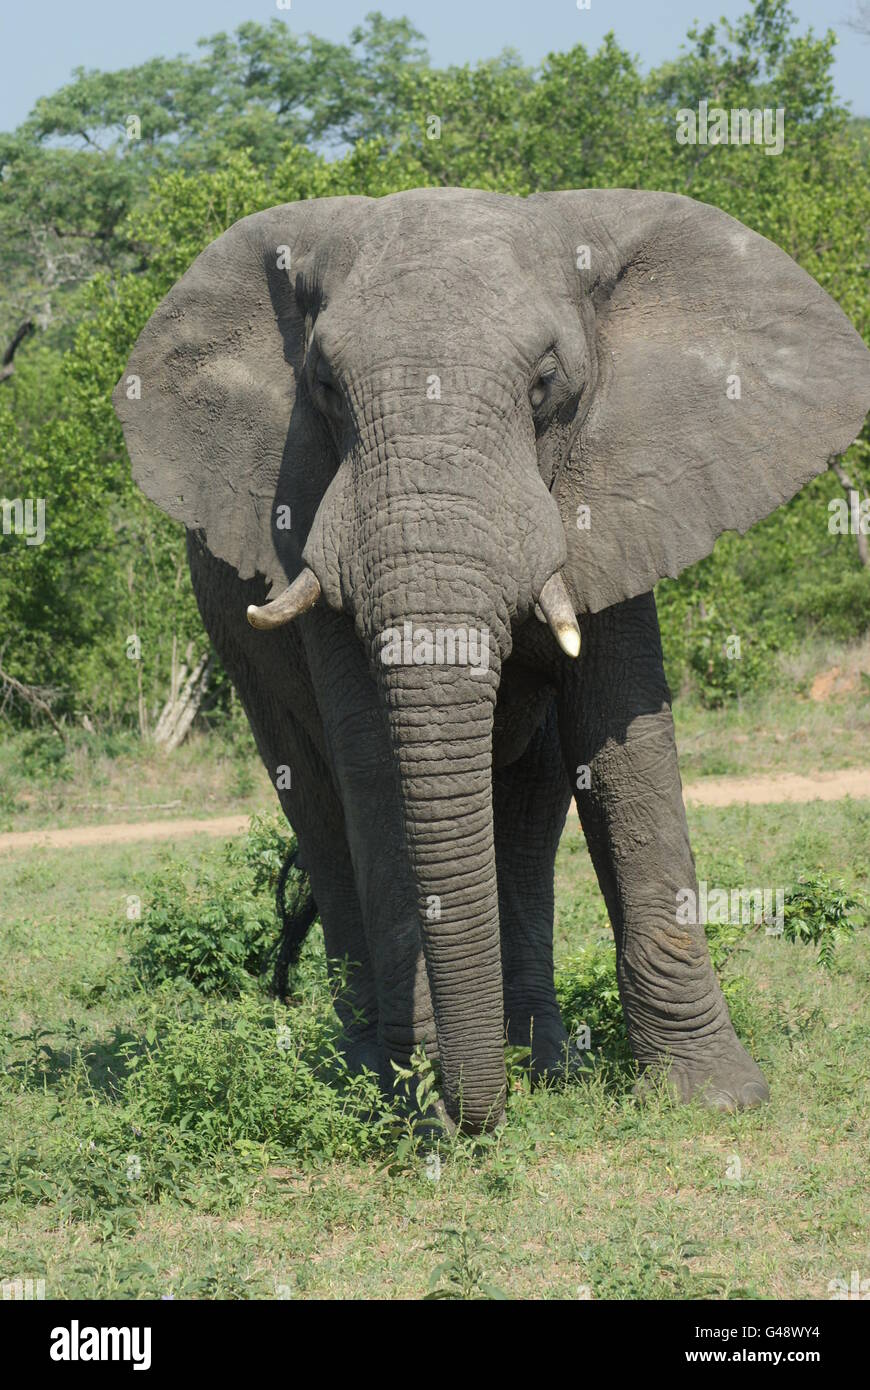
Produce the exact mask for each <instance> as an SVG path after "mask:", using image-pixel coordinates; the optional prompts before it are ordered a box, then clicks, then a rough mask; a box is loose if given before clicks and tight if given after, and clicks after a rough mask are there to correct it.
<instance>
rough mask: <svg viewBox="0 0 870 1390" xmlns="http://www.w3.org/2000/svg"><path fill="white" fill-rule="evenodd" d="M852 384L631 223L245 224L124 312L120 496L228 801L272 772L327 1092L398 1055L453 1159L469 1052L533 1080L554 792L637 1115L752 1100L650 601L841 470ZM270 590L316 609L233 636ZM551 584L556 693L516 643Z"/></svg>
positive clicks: (862, 398) (317, 212) (488, 1119)
mask: <svg viewBox="0 0 870 1390" xmlns="http://www.w3.org/2000/svg"><path fill="white" fill-rule="evenodd" d="M282 248H283V249H282ZM581 248H586V252H587V255H586V257H585V258H584V255H583V254H582V251H581ZM288 261H289V264H288ZM868 360H870V355H868V354H867V352H866V350H865V349H864V347H863V344H861V341H860V339H859V338H858V337H857V335H856V334H855V333H854V332H853V330H852V329H851V327H850V326H849V324H848V323H847V321H846V320H845V318H844V317H843V315H842V314H841V312H840V311H839V309H838V308H837V307H836V306H835V305H834V304H833V302H832V301H831V300H830V299H828V297H827V296H826V295H825V294H824V293H823V292H822V291H821V290H820V289H819V287H818V286H817V285H815V283H814V282H813V281H812V280H811V279H809V277H808V276H806V275H805V274H804V273H803V272H802V271H800V270H799V269H798V267H796V266H795V265H794V263H793V262H792V261H791V260H790V259H789V258H788V257H787V256H786V255H785V254H784V253H782V252H780V251H779V250H777V249H776V248H775V247H773V246H772V245H771V244H770V243H768V242H766V241H764V240H763V239H762V238H760V237H757V236H755V235H754V234H753V233H751V232H749V231H747V229H746V228H743V227H742V226H741V225H740V224H739V223H736V222H734V221H733V220H732V219H730V218H727V217H725V216H724V214H721V213H719V212H717V211H715V210H713V209H710V208H707V207H705V206H704V205H702V204H695V203H692V202H691V201H690V200H687V199H682V198H675V197H672V196H671V195H664V194H641V193H627V192H621V191H609V192H594V191H589V192H584V193H565V194H553V195H540V196H538V197H536V198H532V199H526V200H523V199H517V198H511V197H505V196H500V195H494V194H483V193H476V192H471V191H463V190H437V191H436V190H427V191H417V192H414V193H409V194H399V195H394V196H393V197H390V198H386V199H381V200H369V199H355V198H348V199H330V200H322V201H319V202H316V201H315V202H311V203H303V204H297V205H291V206H288V207H286V208H277V209H272V210H270V211H269V212H267V213H263V214H258V215H257V216H256V217H254V218H249V219H246V221H245V222H242V223H239V224H237V225H236V227H234V228H232V229H230V231H229V232H227V233H225V235H224V236H223V237H222V238H220V239H219V240H218V242H216V243H214V244H213V245H212V246H211V247H210V248H209V249H208V250H207V251H206V252H205V253H203V256H201V257H200V258H199V260H198V261H197V262H196V263H195V265H194V266H193V267H192V268H191V270H190V271H189V272H188V274H187V275H186V276H185V277H184V278H183V280H182V281H181V282H180V283H179V285H178V286H176V288H175V289H174V290H173V291H172V293H171V294H170V295H169V296H168V297H167V300H166V301H164V304H163V305H162V306H161V308H160V309H158V311H157V312H156V314H155V315H154V317H153V318H152V320H151V322H150V324H149V325H148V326H147V327H146V329H145V330H144V331H143V334H142V336H141V337H140V339H139V342H138V344H137V347H136V349H135V351H134V353H133V356H132V358H131V361H130V364H129V365H128V369H127V372H126V373H125V376H124V378H122V381H121V383H120V384H119V386H118V389H117V391H116V396H115V400H116V407H117V409H118V411H119V414H120V415H121V418H122V421H123V423H124V428H125V433H126V437H127V442H128V445H129V448H130V453H131V458H132V461H133V467H134V474H135V476H136V477H137V479H138V481H139V482H140V484H141V485H142V486H143V488H144V489H145V491H146V492H148V494H149V495H150V496H151V497H153V498H154V499H155V500H156V501H157V502H158V503H159V504H160V505H161V506H163V507H164V508H165V509H166V510H167V511H168V512H169V513H170V514H171V515H173V516H175V517H177V518H178V519H179V520H181V521H183V522H184V524H185V525H186V526H187V528H188V536H189V555H190V563H191V573H192V577H193V583H194V588H195V591H196V594H197V598H198V601H199V605H200V609H201V612H202V616H203V620H204V622H205V625H206V628H207V630H208V632H209V634H210V636H211V639H212V641H213V643H214V645H215V647H216V649H217V651H218V652H219V654H220V657H221V659H222V661H223V662H224V665H225V667H226V669H227V671H228V672H229V674H230V676H231V678H232V680H233V681H234V683H235V685H236V688H237V689H238V691H239V694H240V696H241V699H242V701H243V703H244V706H245V709H246V711H247V714H248V717H249V720H250V723H251V727H252V729H253V732H254V735H255V738H256V740H257V744H258V747H259V750H260V753H261V755H262V757H263V760H264V762H265V764H266V767H267V768H268V769H269V772H270V775H271V776H272V777H273V780H275V779H277V775H278V769H279V768H282V767H288V766H289V768H290V769H291V774H292V785H291V787H290V788H289V789H286V790H281V791H280V792H279V796H280V799H281V803H282V806H283V808H284V810H285V812H286V814H287V817H288V819H289V820H290V822H291V823H292V825H293V827H294V829H295V830H296V832H297V835H298V838H299V844H300V849H301V857H302V861H303V862H304V864H305V866H306V867H307V869H308V871H309V874H310V877H311V883H312V888H313V892H314V896H315V898H316V901H317V903H318V906H319V909H320V915H321V920H322V923H323V930H324V933H325V938H326V948H327V953H328V955H329V956H330V957H331V958H334V959H346V960H348V961H350V962H352V963H353V965H352V969H351V972H350V988H349V992H348V994H347V996H346V997H345V998H344V999H342V1000H341V1001H340V1002H339V1005H338V1008H339V1012H340V1015H341V1018H342V1021H343V1023H344V1027H345V1034H346V1040H347V1050H348V1055H349V1058H350V1060H351V1062H352V1063H353V1064H354V1065H357V1066H362V1065H367V1066H370V1067H372V1068H374V1069H375V1070H377V1071H378V1072H379V1073H380V1074H381V1075H382V1077H383V1078H384V1081H385V1083H386V1084H388V1082H389V1076H390V1067H389V1059H390V1058H394V1059H398V1060H405V1059H407V1057H408V1056H409V1054H410V1052H411V1051H412V1049H413V1047H414V1046H415V1045H416V1044H417V1043H419V1042H423V1043H424V1044H425V1045H426V1047H427V1049H428V1050H429V1051H430V1053H431V1054H436V1053H437V1055H438V1056H439V1058H440V1063H441V1070H442V1078H443V1096H444V1103H445V1106H446V1111H447V1114H448V1115H449V1116H450V1118H451V1119H452V1120H453V1121H457V1122H459V1123H461V1124H462V1125H463V1126H464V1127H465V1128H467V1129H470V1130H479V1129H482V1128H485V1127H487V1126H489V1125H492V1124H494V1123H495V1122H497V1120H498V1119H499V1117H500V1115H501V1114H502V1111H503V1106H504V1096H505V1066H504V1044H505V1039H506V1038H507V1039H508V1040H509V1041H510V1042H512V1043H524V1044H529V1043H531V1045H532V1048H533V1064H534V1067H535V1070H536V1071H537V1072H538V1073H549V1072H556V1071H558V1070H559V1069H560V1068H564V1066H565V1063H566V1057H567V1058H568V1060H569V1061H570V1060H571V1059H570V1053H569V1051H568V1039H567V1036H566V1033H565V1029H564V1027H563V1024H562V1021H561V1019H560V1016H559V1010H558V1006H557V1003H556V999H555V994H554V987H553V943H552V935H553V866H554V858H555V853H556V847H557V844H558V840H559V836H560V834H561V831H562V828H563V825H564V821H565V816H566V814H567V811H568V808H569V805H570V801H571V797H572V794H576V799H577V804H578V809H579V813H580V819H581V822H582V826H583V830H584V832H585V834H586V838H587V842H588V845H589V849H590V853H591V856H592V859H593V862H594V865H595V870H596V873H597V875H598V880H599V883H600V885H601V889H602V892H603V894H604V896H605V899H606V902H607V907H608V911H609V915H610V919H611V922H612V924H613V928H614V932H615V936H616V947H617V959H618V977H619V988H620V993H621V998H622V1003H623V1007H624V1011H625V1018H626V1024H627V1028H628V1034H629V1038H630V1041H631V1046H632V1049H633V1051H634V1055H635V1057H636V1058H637V1061H638V1063H639V1065H640V1068H641V1071H642V1074H643V1075H642V1084H644V1083H645V1082H647V1083H648V1081H649V1079H650V1078H651V1077H652V1078H655V1077H656V1076H657V1075H658V1074H659V1073H660V1072H665V1073H666V1074H667V1075H668V1077H669V1080H670V1084H671V1086H672V1087H673V1089H674V1091H675V1093H676V1094H677V1095H678V1096H680V1097H681V1098H683V1099H689V1098H691V1097H693V1096H695V1097H699V1098H700V1099H702V1100H704V1101H705V1102H706V1103H707V1104H709V1105H712V1106H714V1107H717V1108H723V1109H733V1108H736V1107H740V1106H747V1105H753V1104H756V1103H758V1102H759V1101H762V1100H764V1099H765V1098H766V1097H767V1094H768V1092H767V1086H766V1084H765V1081H764V1078H763V1077H762V1075H761V1072H760V1071H759V1069H758V1067H757V1066H756V1065H755V1063H754V1062H753V1061H752V1059H751V1058H750V1057H749V1056H748V1054H747V1053H746V1051H745V1050H744V1048H743V1047H742V1046H741V1044H740V1043H739V1041H738V1040H737V1038H736V1036H735V1033H734V1030H733V1028H732V1025H731V1022H730V1019H729V1017H728V1012H727V1008H726V1006H725V1003H724V1000H723V997H722V993H721V990H720V988H719V985H718V983H717V981H716V978H715V976H714V974H713V970H712V968H711V964H710V959H709V954H708V951H707V946H706V942H705V937H704V929H703V926H701V925H697V926H687V925H684V924H682V923H681V922H680V921H678V918H677V912H676V903H677V894H678V892H679V891H680V890H681V889H686V888H691V887H693V886H695V867H694V862H693V858H692V853H691V849H690V845H689V839H688V833H687V827H686V818H685V812H684V809H683V802H682V794H681V786H680V776H679V770H678V766H677V756H676V749H675V743H674V732H673V723H672V719H671V710H670V696H669V692H668V689H667V685H666V682H665V678H664V672H663V667H662V654H661V645H660V639H659V632H658V623H657V618H656V612H655V604H654V600H653V597H652V593H651V590H652V587H653V585H654V583H655V581H656V580H657V579H658V578H659V577H661V576H662V575H664V574H667V573H671V574H676V573H678V572H679V570H680V569H681V568H683V567H684V566H685V565H687V564H689V563H692V562H693V561H695V560H697V559H699V558H700V557H701V556H702V555H704V554H707V553H708V552H709V550H710V547H711V546H712V543H713V540H714V539H715V537H716V535H718V534H719V533H720V532H721V531H722V530H724V529H726V528H736V529H740V530H745V529H746V527H747V526H748V525H750V524H752V523H753V522H754V521H756V520H758V519H759V518H760V517H761V516H763V515H765V514H766V513H767V512H769V511H770V510H771V509H772V508H773V507H774V506H776V505H778V504H779V503H780V502H782V501H783V500H785V499H786V498H788V497H790V496H791V495H793V493H794V492H795V491H796V490H797V489H798V488H799V487H800V486H801V485H802V484H803V483H804V482H805V481H807V479H808V478H810V477H811V476H813V474H815V473H817V472H819V471H821V469H823V468H824V467H825V466H826V463H827V459H828V457H829V455H830V454H831V453H833V452H837V451H841V450H842V449H844V448H845V447H846V446H847V445H848V443H849V442H851V440H852V438H853V437H854V435H855V434H856V433H857V432H858V431H859V429H860V427H861V424H862V422H863V418H864V413H865V411H866V409H867V406H868V404H870V375H868ZM734 374H737V375H738V376H739V378H740V385H741V391H740V393H739V394H738V396H737V398H736V399H735V397H734V394H733V391H732V392H731V394H730V395H729V394H728V393H727V392H726V386H727V384H728V382H729V381H732V380H733V376H734ZM131 376H135V377H137V378H138V379H139V383H140V386H141V390H140V392H139V395H138V396H137V395H136V393H135V392H133V393H132V395H131V393H130V390H129V383H130V378H131ZM583 506H588V507H589V513H588V515H589V517H590V518H591V520H590V521H589V525H588V526H586V525H584V524H583V522H582V520H581V518H580V514H579V513H578V507H583ZM288 507H289V508H290V516H291V518H292V521H291V524H290V526H289V528H288V526H287V524H286V523H287V512H286V510H282V509H286V508H288ZM303 567H307V568H308V569H309V570H310V571H312V572H313V574H314V575H315V576H316V580H317V583H318V585H319V590H320V597H319V600H318V602H317V603H316V604H315V605H314V606H313V607H311V608H310V609H309V611H307V612H305V613H304V614H302V615H301V616H299V617H297V618H296V620H295V621H294V622H293V623H292V624H289V625H287V626H283V627H281V628H279V629H278V630H277V631H270V632H262V631H255V630H254V629H253V628H252V627H250V626H249V625H248V623H247V622H246V619H245V611H246V607H247V606H248V604H255V605H262V604H263V603H264V600H265V599H266V597H267V593H268V586H269V584H271V586H272V591H271V598H273V599H274V598H275V597H276V595H278V594H279V593H280V592H281V591H282V590H284V589H285V588H286V587H287V584H288V582H289V581H292V580H293V579H294V578H295V577H296V576H297V575H298V574H300V572H301V571H302V570H303ZM557 573H559V574H561V575H562V578H563V581H564V583H565V585H566V587H567V593H568V596H569V598H570V606H571V607H572V608H573V610H574V612H575V613H576V614H578V615H579V626H580V630H581V635H582V649H581V653H580V656H579V659H577V660H573V659H572V658H571V657H570V656H569V655H567V654H566V653H565V652H564V651H563V650H561V649H560V647H559V645H557V642H556V640H554V636H553V633H552V632H551V631H550V629H549V628H548V627H547V626H546V625H545V624H543V623H541V622H539V621H537V619H536V616H535V615H534V611H533V610H534V608H535V605H536V603H537V601H538V599H539V597H540V595H541V590H542V589H543V587H544V585H545V584H546V582H547V581H548V580H549V579H550V577H551V576H552V575H554V574H557ZM315 588H316V586H315ZM405 623H411V624H412V625H413V627H414V628H415V629H419V627H420V626H429V627H430V628H432V627H436V626H440V627H450V628H453V629H464V628H467V629H470V630H472V631H474V632H478V633H483V634H485V640H486V652H487V657H488V661H487V663H486V669H485V670H480V669H477V670H476V669H474V667H473V665H471V664H469V663H467V662H466V663H465V664H461V663H460V664H431V663H430V664H422V665H418V664H413V663H412V664H401V663H399V664H387V663H386V662H385V661H384V659H383V648H382V645H381V644H382V640H383V635H384V633H385V632H387V631H388V630H390V629H394V628H398V629H399V630H403V625H404V624H405ZM580 768H588V769H589V775H588V778H587V777H586V776H582V777H580V778H579V779H578V777H577V770H578V769H580Z"/></svg>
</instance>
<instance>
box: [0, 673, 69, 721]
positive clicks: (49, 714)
mask: <svg viewBox="0 0 870 1390" xmlns="http://www.w3.org/2000/svg"><path fill="white" fill-rule="evenodd" d="M0 689H2V692H3V709H5V707H6V704H7V702H8V701H9V699H10V697H14V698H15V699H17V700H20V701H21V703H22V704H23V705H26V706H27V707H28V709H30V710H32V711H35V712H36V713H37V714H42V715H45V717H46V719H47V720H48V721H49V723H50V724H51V725H52V727H53V728H54V729H55V730H56V731H57V733H59V734H60V735H61V737H65V735H64V731H63V728H62V727H61V725H60V723H59V722H58V720H57V719H56V718H55V715H54V711H53V710H52V708H51V701H52V700H56V699H57V698H58V696H59V695H60V693H61V692H60V691H59V690H56V689H54V688H53V687H52V686H49V685H26V684H25V683H24V681H20V680H16V678H15V676H10V675H8V674H7V672H6V671H4V670H3V668H2V666H0Z"/></svg>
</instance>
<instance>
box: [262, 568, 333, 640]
mask: <svg viewBox="0 0 870 1390" xmlns="http://www.w3.org/2000/svg"><path fill="white" fill-rule="evenodd" d="M319 598H320V583H319V581H318V578H317V575H316V574H315V573H314V571H313V570H310V569H307V568H306V569H304V570H303V571H302V572H301V574H298V575H297V576H296V578H295V579H294V580H293V583H292V584H291V585H290V587H289V589H285V590H284V592H283V594H280V595H279V596H278V598H276V599H275V600H274V602H272V603H264V604H263V605H262V607H260V608H258V607H257V605H256V604H254V603H252V604H249V606H248V622H249V623H250V624H251V627H256V628H259V629H260V631H261V632H271V631H272V629H273V628H276V627H284V626H285V624H286V623H292V621H293V619H294V618H298V617H299V616H300V615H301V614H302V613H307V612H308V610H309V608H313V607H314V605H315V603H316V602H317V600H318V599H319Z"/></svg>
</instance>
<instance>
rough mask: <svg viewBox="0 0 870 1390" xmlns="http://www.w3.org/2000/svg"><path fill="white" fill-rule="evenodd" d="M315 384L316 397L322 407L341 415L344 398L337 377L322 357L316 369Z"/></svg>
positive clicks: (328, 412) (331, 413) (333, 414)
mask: <svg viewBox="0 0 870 1390" xmlns="http://www.w3.org/2000/svg"><path fill="white" fill-rule="evenodd" d="M313 386H314V396H315V399H316V401H317V403H318V405H319V406H320V407H321V409H322V410H324V411H325V412H326V413H327V414H328V415H332V416H334V417H337V416H340V415H341V413H342V410H343V408H344V399H343V397H342V394H341V391H340V390H339V389H338V386H337V384H336V382H335V378H334V377H333V375H332V373H331V371H330V370H329V367H328V366H327V364H326V363H325V362H324V361H323V359H322V358H321V359H320V360H319V361H318V363H317V366H316V367H315V369H314V374H313Z"/></svg>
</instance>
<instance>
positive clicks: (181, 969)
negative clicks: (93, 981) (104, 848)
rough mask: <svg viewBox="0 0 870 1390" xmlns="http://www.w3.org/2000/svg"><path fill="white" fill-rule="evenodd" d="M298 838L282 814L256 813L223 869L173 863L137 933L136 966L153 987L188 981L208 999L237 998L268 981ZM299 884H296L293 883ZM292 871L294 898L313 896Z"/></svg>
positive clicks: (149, 889) (156, 885) (152, 886)
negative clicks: (280, 883) (279, 893)
mask: <svg viewBox="0 0 870 1390" xmlns="http://www.w3.org/2000/svg"><path fill="white" fill-rule="evenodd" d="M295 848H296V839H295V836H294V835H293V834H292V832H291V831H290V830H289V828H288V827H287V825H286V823H283V822H282V821H281V820H280V819H279V818H278V817H277V816H276V817H273V818H271V819H268V818H266V817H262V816H256V817H254V818H253V820H252V822H251V827H250V830H249V832H248V835H247V837H246V839H245V841H244V842H243V843H242V844H241V845H238V844H235V843H233V842H230V843H229V844H227V846H226V848H225V850H224V853H223V856H222V859H221V861H220V862H219V864H218V866H217V868H214V869H199V870H197V871H196V872H192V871H191V870H190V868H189V866H187V865H185V864H183V863H173V864H170V865H168V866H167V867H165V868H163V869H161V870H160V871H159V872H158V873H157V874H155V875H154V876H153V877H152V878H151V880H150V882H149V883H148V885H147V886H146V890H145V892H146V897H148V899H149V902H148V906H147V908H146V910H145V913H144V916H143V918H142V921H141V922H139V923H136V924H135V925H134V926H133V927H132V929H131V935H132V939H133V947H134V949H133V954H132V957H131V962H130V963H131V966H132V968H133V970H134V971H135V972H136V974H137V975H138V977H139V979H140V980H141V981H142V982H143V983H144V984H148V985H151V986H153V985H159V984H160V983H162V982H163V981H173V980H180V979H183V980H187V981H189V982H190V983H191V984H193V985H195V986H196V988H197V989H198V990H199V991H200V993H201V994H205V995H215V994H220V995H224V996H233V995H239V994H241V993H244V992H246V991H248V990H250V989H252V988H254V987H255V986H256V984H257V982H261V983H262V982H263V978H264V975H265V972H266V971H267V969H268V967H269V965H270V963H271V961H272V959H273V957H274V954H275V951H276V948H277V945H278V936H279V923H278V916H277V912H276V907H275V896H274V894H275V885H276V882H277V879H278V876H279V874H280V872H281V867H282V864H283V863H284V861H285V859H286V857H287V855H288V854H291V853H294V852H295ZM290 880H292V882H291V881H290ZM306 884H307V880H306V879H305V876H304V875H303V874H302V873H301V872H300V871H299V870H292V871H291V874H290V876H289V879H288V889H287V896H289V895H290V894H292V893H295V894H302V893H304V892H305V891H306Z"/></svg>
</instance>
